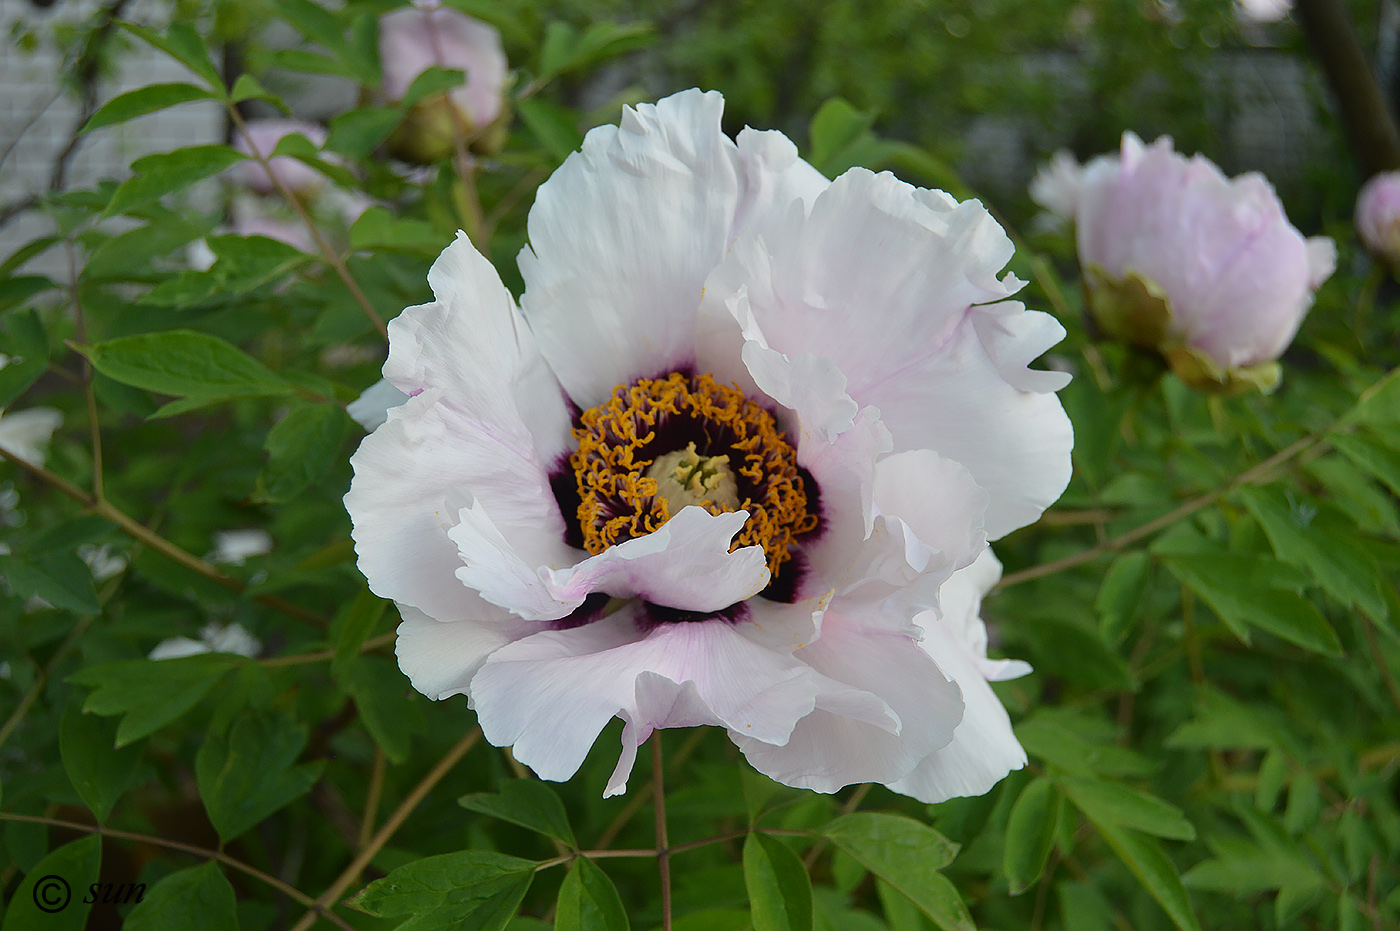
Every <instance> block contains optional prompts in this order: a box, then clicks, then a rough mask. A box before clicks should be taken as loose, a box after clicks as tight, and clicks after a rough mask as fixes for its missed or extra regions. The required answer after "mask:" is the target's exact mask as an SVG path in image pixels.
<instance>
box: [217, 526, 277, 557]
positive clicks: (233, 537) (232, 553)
mask: <svg viewBox="0 0 1400 931" xmlns="http://www.w3.org/2000/svg"><path fill="white" fill-rule="evenodd" d="M270 552H272V537H270V536H268V535H267V531H265V530H259V529H257V528H256V527H253V528H249V529H247V530H222V531H220V532H218V533H216V534H214V552H213V553H212V554H210V557H209V558H210V560H212V561H213V562H216V563H225V564H228V565H232V566H241V565H243V563H244V562H245V561H246V560H247V559H248V558H249V557H252V556H262V555H264V554H266V553H270Z"/></svg>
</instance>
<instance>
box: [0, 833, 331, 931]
mask: <svg viewBox="0 0 1400 931" xmlns="http://www.w3.org/2000/svg"><path fill="white" fill-rule="evenodd" d="M0 820H4V821H27V822H29V823H30V824H47V825H49V826H50V827H55V828H67V829H68V830H70V831H83V832H85V833H88V834H100V835H102V836H103V837H119V838H121V839H122V840H133V841H140V842H141V843H145V844H151V845H153V846H156V847H165V848H167V849H169V850H179V851H181V852H182V853H188V854H193V855H194V856H196V857H203V858H204V859H206V860H217V861H218V862H219V863H222V864H223V865H224V866H227V867H228V868H229V869H234V870H238V871H239V872H240V873H243V874H245V875H248V876H252V877H253V878H254V879H258V880H261V881H262V882H265V883H267V884H268V885H269V886H272V887H273V888H274V889H276V890H277V891H278V892H281V893H282V894H283V895H285V896H287V897H288V898H290V899H295V900H296V901H297V902H299V903H301V904H302V905H305V906H306V907H307V908H309V909H312V910H314V911H315V912H316V913H317V914H319V915H320V916H321V917H323V918H325V919H326V920H327V921H329V922H331V923H332V924H335V925H336V926H337V927H340V928H344V929H345V931H355V929H354V928H353V927H352V926H351V925H350V924H348V923H347V922H346V921H345V919H343V918H341V917H340V916H339V915H336V914H334V913H333V912H331V911H330V910H328V909H323V908H322V907H321V906H319V905H317V904H316V902H315V901H314V900H312V898H311V896H309V895H307V894H306V893H304V892H302V891H301V890H300V889H298V888H296V887H295V886H291V885H288V884H287V883H284V882H283V881H282V880H280V879H278V878H277V877H276V876H270V875H268V874H267V873H264V872H263V871H262V870H260V869H258V868H257V867H255V866H249V865H248V864H246V863H244V862H243V861H242V860H235V859H234V858H233V857H230V856H229V855H228V854H226V853H224V852H223V851H220V850H209V849H208V848H205V847H196V846H195V845H193V844H185V843H181V842H180V841H177V840H167V839H166V838H164V837H156V836H155V835H153V834H137V833H136V832H135V831H118V830H117V829H115V828H104V827H99V826H98V825H95V824H82V823H81V822H78V821H61V820H59V819H58V818H43V817H40V816H38V815H18V814H13V813H11V812H8V811H0Z"/></svg>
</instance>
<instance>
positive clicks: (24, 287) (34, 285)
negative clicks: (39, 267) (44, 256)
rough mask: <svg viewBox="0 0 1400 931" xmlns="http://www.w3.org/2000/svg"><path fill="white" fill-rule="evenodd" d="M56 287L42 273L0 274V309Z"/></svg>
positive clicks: (6, 308)
mask: <svg viewBox="0 0 1400 931" xmlns="http://www.w3.org/2000/svg"><path fill="white" fill-rule="evenodd" d="M57 288H58V285H56V284H54V282H53V281H52V279H49V278H45V277H44V276H43V275H5V276H0V311H3V310H9V309H10V308H11V307H14V306H15V305H17V304H20V303H22V302H23V301H27V300H29V299H30V298H31V297H33V296H34V295H36V294H43V293H44V292H45V291H49V290H54V289H57Z"/></svg>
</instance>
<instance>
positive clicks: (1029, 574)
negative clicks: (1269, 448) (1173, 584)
mask: <svg viewBox="0 0 1400 931" xmlns="http://www.w3.org/2000/svg"><path fill="white" fill-rule="evenodd" d="M1325 432H1328V431H1324V433H1325ZM1326 444H1327V438H1326V436H1325V435H1323V434H1314V435H1313V436H1306V437H1303V439H1301V440H1298V441H1297V442H1296V443H1293V444H1292V445H1291V446H1288V447H1285V448H1284V449H1281V450H1279V451H1278V452H1277V453H1275V454H1274V455H1272V456H1270V457H1269V458H1268V459H1265V460H1264V461H1263V462H1261V463H1259V464H1258V465H1256V466H1254V467H1253V468H1250V469H1246V470H1245V471H1244V472H1241V473H1240V474H1239V475H1236V476H1235V477H1234V478H1232V479H1231V480H1230V481H1228V482H1226V483H1225V484H1224V485H1221V486H1220V487H1219V488H1217V489H1215V490H1214V491H1209V492H1207V493H1206V494H1203V495H1201V496H1200V497H1197V498H1192V499H1191V500H1190V501H1187V502H1186V503H1185V504H1183V505H1181V507H1179V508H1177V509H1175V510H1173V511H1170V512H1168V513H1166V514H1163V515H1162V516H1161V517H1157V518H1154V519H1153V520H1150V521H1148V522H1147V523H1145V524H1141V525H1139V526H1137V527H1134V528H1133V529H1132V530H1129V531H1128V532H1127V533H1122V534H1119V535H1118V536H1116V537H1113V538H1112V539H1110V540H1105V541H1104V542H1102V543H1100V544H1098V545H1097V546H1091V547H1089V548H1088V549H1085V550H1080V551H1079V552H1078V553H1071V554H1070V555H1068V556H1064V557H1062V558H1060V559H1052V560H1051V561H1050V562H1045V563H1041V564H1040V565H1038V566H1031V567H1030V568H1028V569H1022V570H1021V571H1020V572H1013V573H1011V574H1010V575H1006V576H1003V577H1002V580H1001V581H1000V582H998V583H997V585H996V587H997V588H1008V587H1010V586H1012V585H1019V584H1021V583H1022V582H1029V581H1030V580H1032V579H1038V578H1040V577H1041V576H1046V575H1054V574H1055V573H1056V572H1063V571H1064V570H1065V569H1072V568H1074V567H1075V566H1080V565H1083V564H1084V563H1086V562H1091V561H1093V560H1095V559H1097V558H1099V557H1100V556H1102V555H1104V554H1105V553H1116V552H1118V551H1119V550H1121V549H1123V548H1125V547H1128V546H1131V545H1132V544H1134V543H1136V542H1137V541H1139V540H1141V539H1143V538H1144V537H1150V536H1152V535H1153V534H1154V533H1156V532H1157V531H1159V530H1165V529H1166V528H1168V527H1170V526H1171V525H1172V524H1174V523H1176V522H1177V521H1179V520H1181V519H1182V518H1185V517H1190V516H1191V515H1192V514H1194V513H1196V512H1197V511H1199V510H1201V509H1202V508H1206V507H1210V506H1211V505H1212V504H1214V503H1215V502H1217V501H1219V500H1220V499H1221V498H1223V497H1225V496H1226V495H1228V494H1229V493H1230V492H1232V491H1234V490H1235V489H1236V488H1239V487H1240V486H1242V485H1252V484H1254V483H1256V482H1258V481H1259V480H1260V479H1262V478H1264V477H1266V476H1267V475H1268V474H1269V473H1270V472H1272V471H1273V470H1274V469H1276V468H1278V467H1279V466H1281V465H1283V464H1284V463H1286V462H1287V461H1288V460H1290V459H1292V458H1293V457H1295V456H1298V455H1300V454H1302V453H1303V452H1304V451H1306V450H1309V449H1313V448H1315V447H1321V446H1325V445H1326Z"/></svg>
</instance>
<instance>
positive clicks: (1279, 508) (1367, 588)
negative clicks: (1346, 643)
mask: <svg viewBox="0 0 1400 931" xmlns="http://www.w3.org/2000/svg"><path fill="white" fill-rule="evenodd" d="M1240 496H1241V497H1242V498H1243V499H1244V504H1245V507H1247V508H1248V509H1249V513H1250V514H1252V515H1254V519H1255V520H1257V521H1259V524H1260V526H1262V527H1263V528H1264V534H1265V535H1266V536H1267V537H1268V538H1269V543H1270V545H1272V546H1273V548H1274V552H1275V553H1277V554H1278V556H1279V558H1280V559H1283V560H1284V561H1286V562H1290V563H1292V564H1293V565H1295V566H1297V567H1299V568H1300V569H1304V570H1306V571H1307V572H1309V573H1311V574H1312V575H1313V576H1314V577H1316V579H1317V580H1318V581H1319V582H1320V583H1322V587H1323V588H1324V589H1326V591H1327V593H1328V594H1329V595H1331V596H1332V597H1333V598H1336V599H1337V600H1338V601H1340V602H1341V603H1342V604H1344V605H1346V606H1347V607H1357V608H1361V609H1362V610H1364V611H1365V612H1366V613H1367V614H1369V615H1370V616H1371V617H1373V618H1379V619H1382V620H1384V619H1385V617H1386V616H1387V615H1388V613H1389V611H1388V608H1387V606H1386V602H1385V594H1384V592H1385V586H1386V584H1387V583H1386V580H1385V577H1384V576H1383V575H1382V574H1381V571H1380V569H1379V568H1378V567H1377V566H1376V563H1375V560H1373V559H1372V558H1371V555H1370V554H1369V553H1368V552H1367V551H1366V549H1365V547H1363V546H1361V545H1359V544H1358V543H1357V542H1356V541H1355V540H1354V539H1353V537H1354V535H1355V533H1356V529H1355V528H1354V527H1352V526H1350V525H1349V523H1348V522H1347V521H1346V520H1345V519H1343V518H1340V517H1337V516H1335V515H1332V514H1329V513H1326V512H1324V511H1322V510H1321V508H1322V507H1323V506H1322V505H1320V504H1319V503H1317V502H1315V501H1313V500H1311V499H1307V498H1304V499H1303V500H1302V501H1301V502H1300V503H1299V504H1297V505H1296V506H1295V505H1293V504H1291V503H1290V502H1289V500H1288V498H1287V497H1285V495H1284V492H1283V491H1282V490H1281V489H1279V488H1272V487H1271V488H1249V487H1247V488H1242V489H1240ZM1329 518H1330V519H1329ZM1339 650H1340V645H1339Z"/></svg>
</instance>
